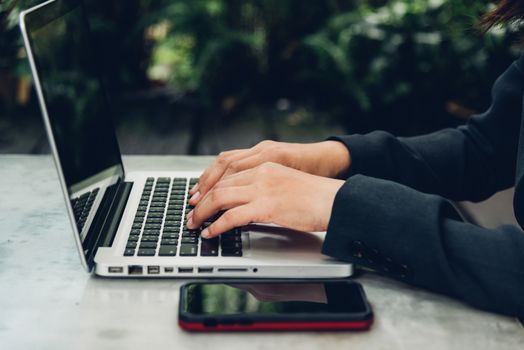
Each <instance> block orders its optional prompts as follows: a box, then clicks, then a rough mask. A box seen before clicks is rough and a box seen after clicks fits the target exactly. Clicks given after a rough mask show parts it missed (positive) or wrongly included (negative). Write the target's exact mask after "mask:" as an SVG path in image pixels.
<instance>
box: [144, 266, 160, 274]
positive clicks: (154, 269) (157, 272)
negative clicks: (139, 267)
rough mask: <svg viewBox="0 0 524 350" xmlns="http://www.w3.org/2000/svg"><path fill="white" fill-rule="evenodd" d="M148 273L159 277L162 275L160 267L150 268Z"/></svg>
mask: <svg viewBox="0 0 524 350" xmlns="http://www.w3.org/2000/svg"><path fill="white" fill-rule="evenodd" d="M147 273H148V274H150V275H158V274H159V273H160V266H148V267H147Z"/></svg>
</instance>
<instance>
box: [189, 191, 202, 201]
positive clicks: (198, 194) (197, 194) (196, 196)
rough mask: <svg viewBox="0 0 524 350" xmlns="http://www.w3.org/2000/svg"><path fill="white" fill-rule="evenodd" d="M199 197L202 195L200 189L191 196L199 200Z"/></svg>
mask: <svg viewBox="0 0 524 350" xmlns="http://www.w3.org/2000/svg"><path fill="white" fill-rule="evenodd" d="M198 197H200V191H198V192H197V193H195V194H194V195H193V196H192V197H191V200H192V201H194V200H197V198H198Z"/></svg>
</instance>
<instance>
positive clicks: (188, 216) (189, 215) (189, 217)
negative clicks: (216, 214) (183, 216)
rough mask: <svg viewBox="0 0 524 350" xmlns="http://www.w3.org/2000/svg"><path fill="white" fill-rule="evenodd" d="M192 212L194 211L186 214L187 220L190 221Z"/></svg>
mask: <svg viewBox="0 0 524 350" xmlns="http://www.w3.org/2000/svg"><path fill="white" fill-rule="evenodd" d="M193 211H194V209H193V210H191V211H190V212H189V213H187V218H188V219H191V217H192V216H193Z"/></svg>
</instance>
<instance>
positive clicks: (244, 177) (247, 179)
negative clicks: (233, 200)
mask: <svg viewBox="0 0 524 350" xmlns="http://www.w3.org/2000/svg"><path fill="white" fill-rule="evenodd" d="M255 173H256V171H255V169H254V168H250V169H246V170H242V171H240V172H238V173H236V174H231V175H227V176H225V175H224V177H222V179H221V180H220V181H218V182H217V183H216V185H215V186H214V187H213V189H217V188H224V187H238V186H249V185H251V184H253V181H254V177H255Z"/></svg>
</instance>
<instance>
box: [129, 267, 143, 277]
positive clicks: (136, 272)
mask: <svg viewBox="0 0 524 350" xmlns="http://www.w3.org/2000/svg"><path fill="white" fill-rule="evenodd" d="M127 271H129V274H130V275H141V274H142V272H143V269H142V266H140V265H129V266H128V268H127Z"/></svg>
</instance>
